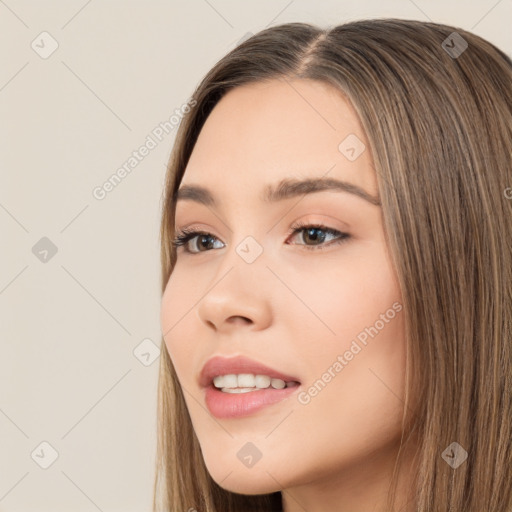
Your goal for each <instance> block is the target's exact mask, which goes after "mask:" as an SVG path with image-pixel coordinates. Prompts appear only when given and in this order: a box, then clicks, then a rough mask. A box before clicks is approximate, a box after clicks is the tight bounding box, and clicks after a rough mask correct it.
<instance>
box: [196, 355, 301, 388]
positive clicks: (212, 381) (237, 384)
mask: <svg viewBox="0 0 512 512" xmlns="http://www.w3.org/2000/svg"><path fill="white" fill-rule="evenodd" d="M198 383H199V385H200V387H202V388H206V387H209V386H212V385H213V386H215V387H216V388H219V389H222V390H223V391H224V392H229V391H227V390H229V389H246V388H250V389H267V388H269V387H273V388H274V389H282V388H284V387H293V386H294V385H297V384H300V380H299V379H298V378H297V377H294V376H291V375H287V374H285V373H283V372H281V371H279V370H275V369H274V368H271V367H270V366H267V365H265V364H263V363H260V362H258V361H255V360H253V359H249V358H247V357H245V356H236V357H231V358H227V357H222V356H215V357H212V358H210V359H209V360H208V361H207V362H206V364H205V365H204V366H203V369H202V370H201V373H200V375H199V378H198ZM244 392H245V391H244Z"/></svg>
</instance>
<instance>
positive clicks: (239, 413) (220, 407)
mask: <svg viewBox="0 0 512 512" xmlns="http://www.w3.org/2000/svg"><path fill="white" fill-rule="evenodd" d="M299 388H300V385H298V386H292V387H289V388H288V387H286V388H283V389H273V388H265V389H259V390H258V391H249V392H247V393H224V392H223V391H220V390H219V389H217V388H216V387H215V386H214V385H213V384H212V385H211V386H209V387H207V388H206V389H205V391H206V397H205V400H206V407H208V410H209V411H210V412H211V414H212V415H213V416H215V417H216V418H241V417H244V416H249V415H251V414H254V413H255V412H257V411H259V410H261V409H263V408H264V407H265V406H267V405H270V404H275V403H277V402H280V401H281V400H284V399H285V398H287V397H289V396H290V395H291V394H293V393H295V392H296V391H297V390H298V389H299Z"/></svg>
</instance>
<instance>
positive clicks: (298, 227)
mask: <svg viewBox="0 0 512 512" xmlns="http://www.w3.org/2000/svg"><path fill="white" fill-rule="evenodd" d="M306 228H307V229H320V230H322V231H324V232H325V233H326V234H328V235H335V236H337V237H338V240H337V241H334V242H331V243H328V244H325V243H322V244H321V245H316V246H308V245H303V244H294V245H303V246H304V248H305V249H306V250H309V251H322V250H324V249H325V248H326V247H330V246H331V245H337V244H341V243H344V242H346V241H347V240H349V239H350V238H351V236H350V235H349V234H348V233H343V232H341V231H338V230H336V229H332V228H329V227H327V226H324V225H323V224H307V223H303V222H298V223H297V224H295V225H294V226H292V227H291V228H290V231H289V232H288V234H287V237H288V236H290V235H295V234H296V233H300V232H301V231H305V230H306ZM198 235H206V236H210V237H212V238H216V237H214V236H213V235H211V233H207V232H204V231H197V230H194V229H190V230H189V229H183V230H181V231H180V230H178V231H177V232H176V237H175V238H174V240H173V241H172V242H171V243H172V245H173V246H174V247H175V248H177V247H181V246H183V249H184V252H186V253H188V254H199V253H201V252H209V251H208V250H207V251H198V252H193V251H191V250H190V249H188V248H187V243H188V242H189V241H190V240H192V239H193V238H195V237H196V236H198Z"/></svg>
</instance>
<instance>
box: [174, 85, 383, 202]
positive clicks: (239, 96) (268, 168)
mask: <svg viewBox="0 0 512 512" xmlns="http://www.w3.org/2000/svg"><path fill="white" fill-rule="evenodd" d="M347 137H348V139H347ZM347 141H350V142H354V141H355V143H356V144H358V147H357V148H356V149H357V150H358V151H361V150H362V148H364V147H366V149H364V150H362V153H361V154H360V156H358V157H357V158H356V159H355V160H354V159H349V158H347V153H346V148H347V144H348V146H350V145H351V144H350V143H347ZM340 144H341V146H340ZM352 145H353V144H352ZM368 149H369V147H368V143H367V141H366V137H365V135H364V131H363V129H362V127H361V125H360V122H359V119H358V117H357V114H356V112H355V110H354V108H353V106H352V105H351V103H350V102H349V101H348V100H346V99H345V97H344V96H343V94H342V93H341V92H340V91H338V90H337V89H335V88H334V87H333V86H331V85H328V84H325V83H322V82H319V81H313V80H302V79H301V80H293V81H291V80H288V79H274V80H271V81H267V82H258V83H251V84H247V85H243V86H240V87H236V88H234V89H232V90H230V91H229V92H228V93H227V94H226V95H225V96H224V97H223V98H222V99H221V100H220V101H219V103H218V104H217V105H216V106H215V108H214V109H213V110H212V112H211V114H210V115H209V117H208V118H207V120H206V122H205V124H204V126H203V128H202V130H201V132H200V134H199V137H198V139H197V142H196V145H195V147H194V150H193V152H192V154H191V156H190V159H189V162H188V165H187V168H186V171H185V174H184V176H183V180H182V184H187V183H194V184H197V183H200V184H202V185H204V186H206V187H209V188H212V189H221V192H220V193H222V190H226V193H227V192H228V191H229V190H230V189H231V188H233V189H234V190H235V189H237V190H252V191H253V192H254V195H255V196H256V194H259V195H258V197H261V193H260V192H261V189H262V188H263V186H264V185H267V184H272V183H276V182H277V181H279V180H281V179H283V178H289V177H324V176H327V177H332V178H338V179H343V180H349V181H350V182H351V183H354V184H355V185H358V186H360V187H363V188H364V189H365V190H367V191H368V192H369V193H371V194H373V195H376V193H377V187H376V180H375V176H374V172H373V168H372V166H371V158H370V151H369V150H368Z"/></svg>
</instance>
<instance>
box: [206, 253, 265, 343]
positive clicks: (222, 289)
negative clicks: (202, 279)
mask: <svg viewBox="0 0 512 512" xmlns="http://www.w3.org/2000/svg"><path fill="white" fill-rule="evenodd" d="M231 261H232V260H231ZM253 265H255V263H252V264H247V263H245V262H244V261H242V260H241V261H240V262H236V263H233V262H232V265H231V266H230V267H229V268H228V269H227V270H226V268H225V267H223V271H222V273H219V274H220V275H217V277H216V279H215V280H214V282H213V283H214V284H213V285H212V286H210V288H209V290H208V291H207V292H206V294H205V295H204V297H203V298H202V299H201V301H200V302H199V304H198V308H197V310H198V316H199V318H200V320H201V321H202V322H203V323H204V324H205V325H206V326H207V327H208V328H209V329H213V330H214V331H216V332H218V333H228V332H230V331H233V330H235V329H240V328H241V327H245V326H247V327H248V328H250V329H251V330H252V331H255V330H261V329H265V328H267V327H268V326H269V324H270V323H271V320H272V310H271V306H270V301H269V297H271V296H272V295H271V290H270V289H269V288H270V287H272V286H275V281H274V282H272V279H271V278H272V273H271V272H269V271H268V269H267V268H266V267H265V265H264V264H263V263H261V264H259V265H258V266H257V267H256V266H253ZM265 274H266V275H265Z"/></svg>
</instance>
